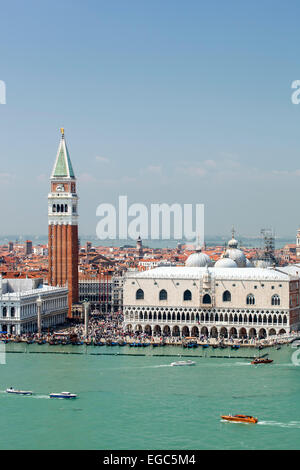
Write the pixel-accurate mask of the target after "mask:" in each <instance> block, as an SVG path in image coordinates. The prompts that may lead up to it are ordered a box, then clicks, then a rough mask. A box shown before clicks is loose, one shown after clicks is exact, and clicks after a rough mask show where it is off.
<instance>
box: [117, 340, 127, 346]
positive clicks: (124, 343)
mask: <svg viewBox="0 0 300 470" xmlns="http://www.w3.org/2000/svg"><path fill="white" fill-rule="evenodd" d="M118 345H119V346H126V342H125V341H118Z"/></svg>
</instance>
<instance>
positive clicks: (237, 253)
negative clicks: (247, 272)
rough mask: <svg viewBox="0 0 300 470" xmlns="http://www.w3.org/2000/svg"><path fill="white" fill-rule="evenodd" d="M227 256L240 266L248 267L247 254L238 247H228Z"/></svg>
mask: <svg viewBox="0 0 300 470" xmlns="http://www.w3.org/2000/svg"><path fill="white" fill-rule="evenodd" d="M225 255H226V257H227V258H230V259H232V260H233V261H235V262H236V264H237V265H238V267H239V268H245V267H246V259H247V258H246V256H245V255H244V253H243V251H242V250H239V249H238V248H228V249H227V250H226V253H225Z"/></svg>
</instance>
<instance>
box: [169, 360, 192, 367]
mask: <svg viewBox="0 0 300 470" xmlns="http://www.w3.org/2000/svg"><path fill="white" fill-rule="evenodd" d="M195 364H196V362H194V361H177V362H171V366H194V365H195Z"/></svg>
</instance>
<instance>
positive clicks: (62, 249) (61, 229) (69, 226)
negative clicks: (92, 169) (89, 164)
mask: <svg viewBox="0 0 300 470" xmlns="http://www.w3.org/2000/svg"><path fill="white" fill-rule="evenodd" d="M61 134H62V135H61V140H60V143H59V147H58V152H57V156H56V160H55V164H54V167H53V171H52V174H51V178H50V184H51V189H50V193H49V195H48V252H49V278H48V282H49V285H51V286H65V285H66V284H67V285H68V289H69V313H68V316H69V318H71V317H72V305H73V304H74V303H77V302H78V212H77V210H78V207H77V206H78V196H77V192H76V178H75V174H74V171H73V167H72V163H71V159H70V156H69V152H68V148H67V145H66V141H65V136H64V130H63V129H61Z"/></svg>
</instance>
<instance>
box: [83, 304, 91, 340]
mask: <svg viewBox="0 0 300 470" xmlns="http://www.w3.org/2000/svg"><path fill="white" fill-rule="evenodd" d="M89 311H90V303H89V302H88V301H85V302H84V337H85V339H87V337H88V326H89Z"/></svg>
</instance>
